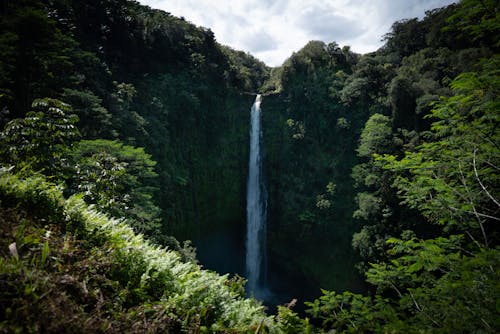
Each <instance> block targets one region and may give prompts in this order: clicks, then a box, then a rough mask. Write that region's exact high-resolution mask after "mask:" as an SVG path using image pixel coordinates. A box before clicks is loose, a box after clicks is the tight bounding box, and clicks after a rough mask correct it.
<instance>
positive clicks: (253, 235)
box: [246, 95, 267, 298]
mask: <svg viewBox="0 0 500 334" xmlns="http://www.w3.org/2000/svg"><path fill="white" fill-rule="evenodd" d="M261 99H262V98H261V96H260V95H257V97H256V98H255V102H254V104H253V106H252V110H251V117H250V118H251V123H250V159H249V163H248V185H247V239H246V271H247V278H248V283H247V291H248V293H249V294H250V295H253V296H254V297H256V298H263V297H264V294H265V292H264V291H265V289H264V283H265V282H264V281H265V275H266V268H265V247H266V245H265V242H266V206H267V205H266V197H267V196H266V189H265V185H264V182H263V180H262V156H261V139H262V130H261V126H260V121H261V116H260V111H261V110H260V102H261Z"/></svg>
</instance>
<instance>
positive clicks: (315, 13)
mask: <svg viewBox="0 0 500 334" xmlns="http://www.w3.org/2000/svg"><path fill="white" fill-rule="evenodd" d="M296 23H297V26H298V27H300V28H301V29H303V30H304V31H306V32H307V33H308V34H309V35H310V36H312V37H313V38H314V39H318V40H322V41H324V42H331V41H334V40H335V41H338V40H348V39H350V38H354V37H356V36H359V35H360V34H361V33H362V32H363V28H362V26H361V25H360V24H359V22H357V20H356V19H354V18H349V17H345V16H342V15H338V14H337V13H336V11H335V8H332V6H329V5H327V4H324V3H321V4H320V3H318V4H315V5H313V6H311V7H308V8H306V9H305V10H304V11H303V12H302V13H300V14H299V15H298V17H297V19H296Z"/></svg>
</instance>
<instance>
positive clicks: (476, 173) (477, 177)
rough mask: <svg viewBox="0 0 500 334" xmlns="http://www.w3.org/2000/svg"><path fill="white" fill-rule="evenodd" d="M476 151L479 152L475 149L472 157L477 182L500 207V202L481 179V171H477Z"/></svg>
mask: <svg viewBox="0 0 500 334" xmlns="http://www.w3.org/2000/svg"><path fill="white" fill-rule="evenodd" d="M476 152H477V149H475V150H474V156H473V158H472V166H474V174H475V175H476V180H477V182H479V185H480V186H481V188H483V190H484V192H485V193H486V195H488V197H489V198H490V199H491V200H492V201H493V202H494V203H495V204H496V205H497V206H498V207H500V203H499V202H498V201H497V200H496V199H495V198H494V197H493V196H492V195H491V194H490V192H489V191H488V190H487V189H486V187H485V186H484V185H483V183H482V182H481V179H479V173H478V172H477V168H476Z"/></svg>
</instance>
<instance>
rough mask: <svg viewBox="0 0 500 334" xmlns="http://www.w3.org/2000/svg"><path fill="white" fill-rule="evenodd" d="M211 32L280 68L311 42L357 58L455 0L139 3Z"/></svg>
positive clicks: (176, 0)
mask: <svg viewBox="0 0 500 334" xmlns="http://www.w3.org/2000/svg"><path fill="white" fill-rule="evenodd" d="M139 2H140V3H142V4H144V5H148V6H150V7H153V8H158V9H163V10H165V11H167V12H169V13H171V14H172V15H175V16H179V17H180V16H183V17H184V18H185V19H186V20H188V21H190V22H192V23H194V24H196V25H198V26H202V27H205V28H210V29H211V30H212V31H213V32H214V34H215V38H216V39H217V41H218V42H219V43H221V44H224V45H229V46H230V47H232V48H233V49H236V50H242V51H245V52H249V53H251V54H252V55H253V56H255V57H257V58H258V59H260V60H262V61H264V62H265V63H266V64H267V65H269V66H280V65H281V64H282V63H283V62H284V61H285V60H286V59H287V58H288V57H290V56H291V55H292V52H296V51H298V50H300V49H301V48H302V47H303V46H304V45H306V43H307V42H309V41H311V40H321V41H324V42H325V43H330V42H333V41H335V42H337V43H338V44H339V45H340V46H341V47H342V46H344V45H349V46H350V47H351V50H353V51H354V52H357V53H361V54H362V53H367V52H371V51H375V50H377V49H378V48H379V47H381V46H382V44H383V42H382V41H381V40H382V38H383V36H384V35H385V34H386V33H388V32H389V31H390V28H391V25H392V24H393V23H394V22H395V21H398V20H401V19H406V18H414V17H418V18H422V17H424V16H425V11H426V10H429V9H434V8H439V7H443V6H446V5H448V4H450V3H453V2H457V0H139Z"/></svg>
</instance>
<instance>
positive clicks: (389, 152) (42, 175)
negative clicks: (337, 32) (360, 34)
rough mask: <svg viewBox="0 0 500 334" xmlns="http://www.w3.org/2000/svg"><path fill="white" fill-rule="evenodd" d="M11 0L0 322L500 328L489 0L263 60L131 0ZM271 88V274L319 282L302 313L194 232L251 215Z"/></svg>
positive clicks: (303, 329) (495, 50) (3, 325)
mask: <svg viewBox="0 0 500 334" xmlns="http://www.w3.org/2000/svg"><path fill="white" fill-rule="evenodd" d="M0 14H1V16H0V27H1V29H0V129H2V130H1V132H0V221H1V224H0V234H1V237H0V332H2V333H3V332H5V333H10V332H54V333H56V332H57V333H60V332H68V333H69V332H71V333H74V332H83V333H90V332H92V333H93V332H140V333H143V332H173V333H177V332H189V333H199V332H224V333H240V332H251V333H281V332H285V333H312V332H318V333H327V332H353V333H363V332H364V333H400V332H403V333H417V332H418V333H422V332H423V333H427V332H431V333H434V332H436V333H472V332H474V333H496V332H498V331H500V311H499V305H500V285H499V282H500V252H499V241H500V240H499V232H498V231H499V229H498V228H497V225H498V221H499V220H500V216H499V210H500V189H499V187H500V180H499V178H500V177H499V169H500V147H499V146H500V130H499V120H500V119H499V118H500V112H499V109H500V100H499V97H498V96H499V92H500V55H499V51H500V40H499V37H500V33H499V32H500V17H499V15H500V7H499V6H498V2H497V1H495V0H481V1H480V0H462V1H461V2H460V3H458V4H453V5H450V6H448V7H445V8H440V9H435V10H431V11H429V12H427V14H426V16H425V18H423V19H422V20H418V19H408V20H403V21H399V22H396V23H394V25H393V26H392V30H391V32H390V33H389V34H387V35H386V36H385V45H384V47H382V48H381V49H379V50H378V51H376V52H373V53H370V54H365V55H358V54H356V53H354V52H352V51H351V50H350V49H349V47H347V46H346V47H342V48H341V47H339V46H338V45H337V43H335V42H331V43H329V44H325V43H324V42H321V41H311V42H310V43H308V44H307V45H306V46H305V47H304V48H303V49H302V50H300V51H298V52H297V53H294V54H293V55H292V56H291V57H290V58H289V59H288V60H287V61H286V62H285V63H284V64H283V65H282V66H281V67H278V68H273V69H270V68H268V67H267V66H266V65H265V64H263V63H262V62H260V61H258V60H257V59H255V58H254V57H252V56H251V55H249V54H246V53H243V52H240V51H236V50H233V49H231V48H229V47H226V46H221V45H219V44H218V43H217V42H216V40H215V37H214V35H213V33H212V32H211V31H210V30H208V29H204V28H200V27H196V26H194V25H192V24H191V23H189V22H187V21H185V20H184V19H183V18H177V17H174V16H172V15H170V14H169V13H165V12H163V11H159V10H154V9H151V8H149V7H146V6H142V5H140V4H139V3H137V2H135V1H128V0H99V1H81V0H69V1H67V0H50V1H37V0H22V1H6V2H4V3H2V4H1V5H0ZM257 91H260V92H261V93H263V94H264V95H266V96H265V97H264V99H263V103H262V107H263V109H264V110H265V112H264V114H263V117H264V119H263V124H264V125H263V126H264V140H265V145H264V146H265V147H264V148H265V161H266V165H265V166H266V179H267V184H268V193H269V211H268V216H269V227H268V228H269V231H268V245H267V248H268V249H267V251H268V263H269V269H270V271H269V280H270V281H269V283H270V285H271V289H272V290H274V291H275V292H276V293H277V294H280V293H281V294H284V295H286V296H288V297H290V298H291V297H299V298H300V299H303V298H304V297H310V298H311V297H313V296H315V295H316V296H317V297H318V298H317V299H315V300H312V299H313V298H311V301H310V302H307V303H306V305H305V306H301V305H300V304H301V303H299V305H298V308H299V310H300V311H301V307H302V308H305V312H300V314H298V313H296V312H297V311H294V309H293V307H294V304H295V302H291V303H289V304H287V305H285V306H279V307H278V310H277V312H276V313H277V314H276V315H270V313H269V312H268V313H267V314H266V312H265V308H264V307H263V306H262V305H261V303H260V302H258V301H255V300H253V299H246V298H245V289H244V279H242V278H241V277H239V276H237V275H235V276H231V277H230V276H228V275H219V274H217V273H215V272H212V271H208V270H205V269H201V267H200V265H199V264H198V262H197V261H198V260H197V254H196V251H195V249H194V248H193V247H192V246H191V245H190V243H189V242H187V241H185V240H189V239H190V240H193V241H194V243H195V245H196V244H197V242H199V241H201V240H202V239H203V237H204V236H205V235H207V234H208V233H212V232H213V231H217V230H224V229H227V228H233V229H234V228H235V229H236V230H242V226H244V224H245V209H244V208H245V197H244V196H245V186H246V178H247V174H246V163H247V153H248V152H247V150H248V149H247V147H248V145H247V144H248V138H247V136H248V114H247V113H245V112H242V110H243V111H244V110H248V109H249V107H250V105H251V103H252V99H253V97H252V96H251V95H250V94H248V93H255V92H257ZM242 233H243V232H242ZM178 240H181V242H179V241H178ZM199 257H200V258H202V257H203V254H199ZM297 282H300V284H298V283H297ZM320 288H323V289H325V290H322V291H321V292H322V294H321V296H320V295H319V293H320ZM284 302H285V301H280V303H284ZM300 302H302V300H300Z"/></svg>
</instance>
